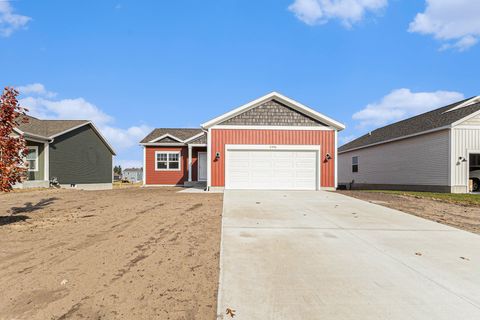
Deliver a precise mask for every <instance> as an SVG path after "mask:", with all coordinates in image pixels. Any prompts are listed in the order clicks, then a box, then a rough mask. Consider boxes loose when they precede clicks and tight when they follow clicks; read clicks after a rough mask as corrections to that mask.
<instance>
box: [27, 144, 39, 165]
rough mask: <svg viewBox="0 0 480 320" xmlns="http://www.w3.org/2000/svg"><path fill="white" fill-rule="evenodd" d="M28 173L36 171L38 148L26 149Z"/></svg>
mask: <svg viewBox="0 0 480 320" xmlns="http://www.w3.org/2000/svg"><path fill="white" fill-rule="evenodd" d="M27 163H28V171H38V147H37V146H31V147H28V155H27Z"/></svg>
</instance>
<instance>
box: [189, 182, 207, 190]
mask: <svg viewBox="0 0 480 320" xmlns="http://www.w3.org/2000/svg"><path fill="white" fill-rule="evenodd" d="M183 186H184V187H186V188H198V189H205V188H206V187H207V182H206V181H185V182H184V183H183Z"/></svg>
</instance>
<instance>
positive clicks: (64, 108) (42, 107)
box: [19, 96, 113, 126]
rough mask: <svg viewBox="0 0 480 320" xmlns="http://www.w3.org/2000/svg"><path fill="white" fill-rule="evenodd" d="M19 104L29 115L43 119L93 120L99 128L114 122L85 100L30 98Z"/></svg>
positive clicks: (22, 100)
mask: <svg viewBox="0 0 480 320" xmlns="http://www.w3.org/2000/svg"><path fill="white" fill-rule="evenodd" d="M19 102H20V105H22V106H23V107H26V108H27V109H28V111H29V114H31V115H32V116H34V117H38V118H41V119H66V120H92V121H93V122H94V123H95V124H97V125H98V126H103V125H106V124H107V123H110V122H112V121H113V118H112V117H111V116H109V115H107V114H105V113H104V112H103V111H101V110H100V109H99V108H98V107H97V106H95V105H94V104H91V103H90V102H88V101H86V100H85V99H83V98H75V99H62V100H53V99H49V98H43V97H33V96H28V97H25V98H22V99H20V100H19Z"/></svg>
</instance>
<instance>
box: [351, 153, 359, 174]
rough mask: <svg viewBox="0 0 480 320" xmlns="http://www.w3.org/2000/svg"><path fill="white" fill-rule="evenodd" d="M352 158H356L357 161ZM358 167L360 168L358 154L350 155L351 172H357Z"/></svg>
mask: <svg viewBox="0 0 480 320" xmlns="http://www.w3.org/2000/svg"><path fill="white" fill-rule="evenodd" d="M354 160H357V161H354ZM355 167H356V168H355ZM355 169H356V170H355ZM359 169H360V165H359V157H358V156H353V157H352V173H358V171H359Z"/></svg>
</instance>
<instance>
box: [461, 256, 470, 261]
mask: <svg viewBox="0 0 480 320" xmlns="http://www.w3.org/2000/svg"><path fill="white" fill-rule="evenodd" d="M460 259H462V260H467V261H470V259H468V258H466V257H460Z"/></svg>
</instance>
